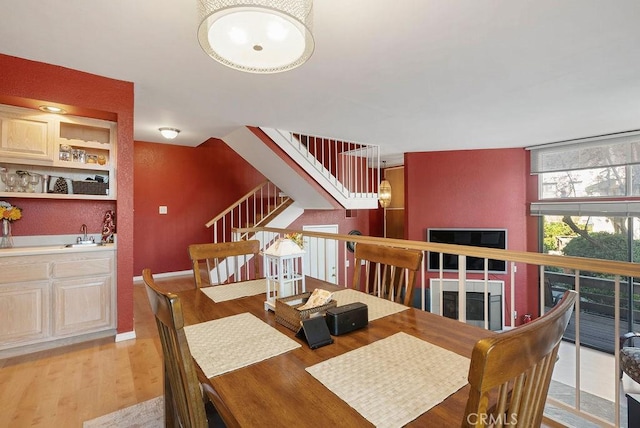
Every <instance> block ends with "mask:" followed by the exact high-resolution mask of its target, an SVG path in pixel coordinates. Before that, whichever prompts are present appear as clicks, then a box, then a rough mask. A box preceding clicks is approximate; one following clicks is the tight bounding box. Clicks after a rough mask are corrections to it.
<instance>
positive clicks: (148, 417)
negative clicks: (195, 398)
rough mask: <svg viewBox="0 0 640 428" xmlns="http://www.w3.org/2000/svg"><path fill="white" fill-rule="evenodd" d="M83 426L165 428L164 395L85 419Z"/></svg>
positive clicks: (87, 427)
mask: <svg viewBox="0 0 640 428" xmlns="http://www.w3.org/2000/svg"><path fill="white" fill-rule="evenodd" d="M82 427H83V428H116V427H117V428H163V427H164V397H163V396H160V397H156V398H152V399H151V400H148V401H144V402H142V403H138V404H135V405H133V406H129V407H126V408H124V409H120V410H116V411H115V412H113V413H109V414H107V415H104V416H100V417H99V418H95V419H91V420H88V421H85V422H84V423H83V424H82Z"/></svg>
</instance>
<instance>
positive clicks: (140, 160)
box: [134, 139, 265, 275]
mask: <svg viewBox="0 0 640 428" xmlns="http://www.w3.org/2000/svg"><path fill="white" fill-rule="evenodd" d="M135 176H136V180H135V184H134V195H135V213H136V215H135V218H134V229H135V232H134V241H135V252H134V274H135V275H141V272H142V269H144V268H146V267H148V268H150V269H151V271H152V272H153V273H162V272H175V271H183V270H189V269H191V264H190V261H189V256H188V253H187V246H188V245H189V244H194V243H201V242H212V240H213V239H212V236H213V232H212V229H210V228H206V227H205V223H207V222H208V221H209V220H211V219H212V218H213V217H215V216H216V215H217V214H219V213H220V212H222V211H223V210H224V209H226V208H227V207H228V206H229V205H231V204H233V203H234V202H236V201H237V200H238V199H239V198H241V197H242V196H244V194H246V193H247V192H248V191H250V190H251V189H253V188H254V187H255V186H257V185H259V184H260V183H262V182H263V181H264V180H265V177H264V176H263V175H262V174H260V172H258V171H257V170H256V169H255V168H253V167H252V166H251V165H250V164H248V163H247V162H246V161H245V160H244V159H243V158H241V157H240V156H239V155H238V154H236V152H234V151H233V150H231V148H229V146H227V145H226V144H225V143H224V142H223V141H221V140H217V139H210V140H208V141H207V142H205V143H203V144H201V145H200V146H198V147H195V148H192V147H181V146H175V145H169V144H154V143H145V142H138V141H136V142H135ZM161 205H164V206H166V207H167V212H168V213H167V214H166V215H161V214H159V213H158V207H159V206H161Z"/></svg>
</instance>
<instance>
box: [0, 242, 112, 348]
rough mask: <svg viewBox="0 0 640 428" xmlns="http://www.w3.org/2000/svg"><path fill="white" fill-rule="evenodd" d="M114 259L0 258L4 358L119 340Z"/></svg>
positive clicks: (85, 255) (75, 255) (67, 255)
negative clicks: (101, 339)
mask: <svg viewBox="0 0 640 428" xmlns="http://www.w3.org/2000/svg"><path fill="white" fill-rule="evenodd" d="M115 254H116V253H115V251H114V250H113V249H111V250H104V251H80V252H79V251H65V250H61V252H58V253H55V254H38V255H28V256H11V257H0V357H2V356H3V355H5V354H6V353H7V352H9V353H10V354H11V355H17V354H20V353H21V349H23V350H24V349H26V350H27V351H29V352H30V351H33V350H37V349H44V348H47V347H53V346H58V345H64V344H68V343H73V342H76V341H80V340H86V339H91V338H95V337H100V336H104V335H110V334H115V327H116V309H115V308H116V306H115V290H116V286H115V282H116V281H115Z"/></svg>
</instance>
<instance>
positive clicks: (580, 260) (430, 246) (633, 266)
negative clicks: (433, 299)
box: [237, 227, 640, 278]
mask: <svg viewBox="0 0 640 428" xmlns="http://www.w3.org/2000/svg"><path fill="white" fill-rule="evenodd" d="M237 230H238V231H239V232H260V231H264V232H273V233H279V234H285V233H301V234H303V235H304V236H313V237H317V238H325V239H334V240H338V241H346V242H365V243H375V244H379V245H387V246H391V247H401V248H411V249H416V250H422V251H433V252H437V253H447V254H457V255H464V256H472V257H480V258H486V259H497V260H505V261H510V262H521V263H527V264H532V265H538V266H554V267H560V268H566V269H576V270H580V271H590V272H600V273H608V274H611V275H621V276H631V277H638V278H640V264H638V263H631V262H621V261H615V260H602V259H589V258H585V257H574V256H558V255H553V254H542V253H532V252H526V251H512V250H500V249H495V248H483V247H472V246H467V245H453V244H440V243H434V242H422V241H410V240H404V239H393V238H376V237H370V236H361V235H342V234H334V233H323V232H310V231H301V230H294V229H278V228H270V227H256V228H243V229H237Z"/></svg>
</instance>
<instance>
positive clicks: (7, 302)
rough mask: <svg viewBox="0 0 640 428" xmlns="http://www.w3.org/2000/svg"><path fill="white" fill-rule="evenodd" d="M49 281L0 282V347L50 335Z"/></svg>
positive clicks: (34, 340) (39, 339) (45, 337)
mask: <svg viewBox="0 0 640 428" xmlns="http://www.w3.org/2000/svg"><path fill="white" fill-rule="evenodd" d="M49 306H50V304H49V282H48V281H30V282H17V283H12V284H2V285H0V314H1V315H0V319H1V320H2V321H1V322H0V344H1V345H0V349H2V348H5V347H12V346H16V345H19V344H24V343H34V342H38V341H41V340H44V339H47V338H48V337H49V336H50V335H51V333H50V328H49V318H50V317H49Z"/></svg>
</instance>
